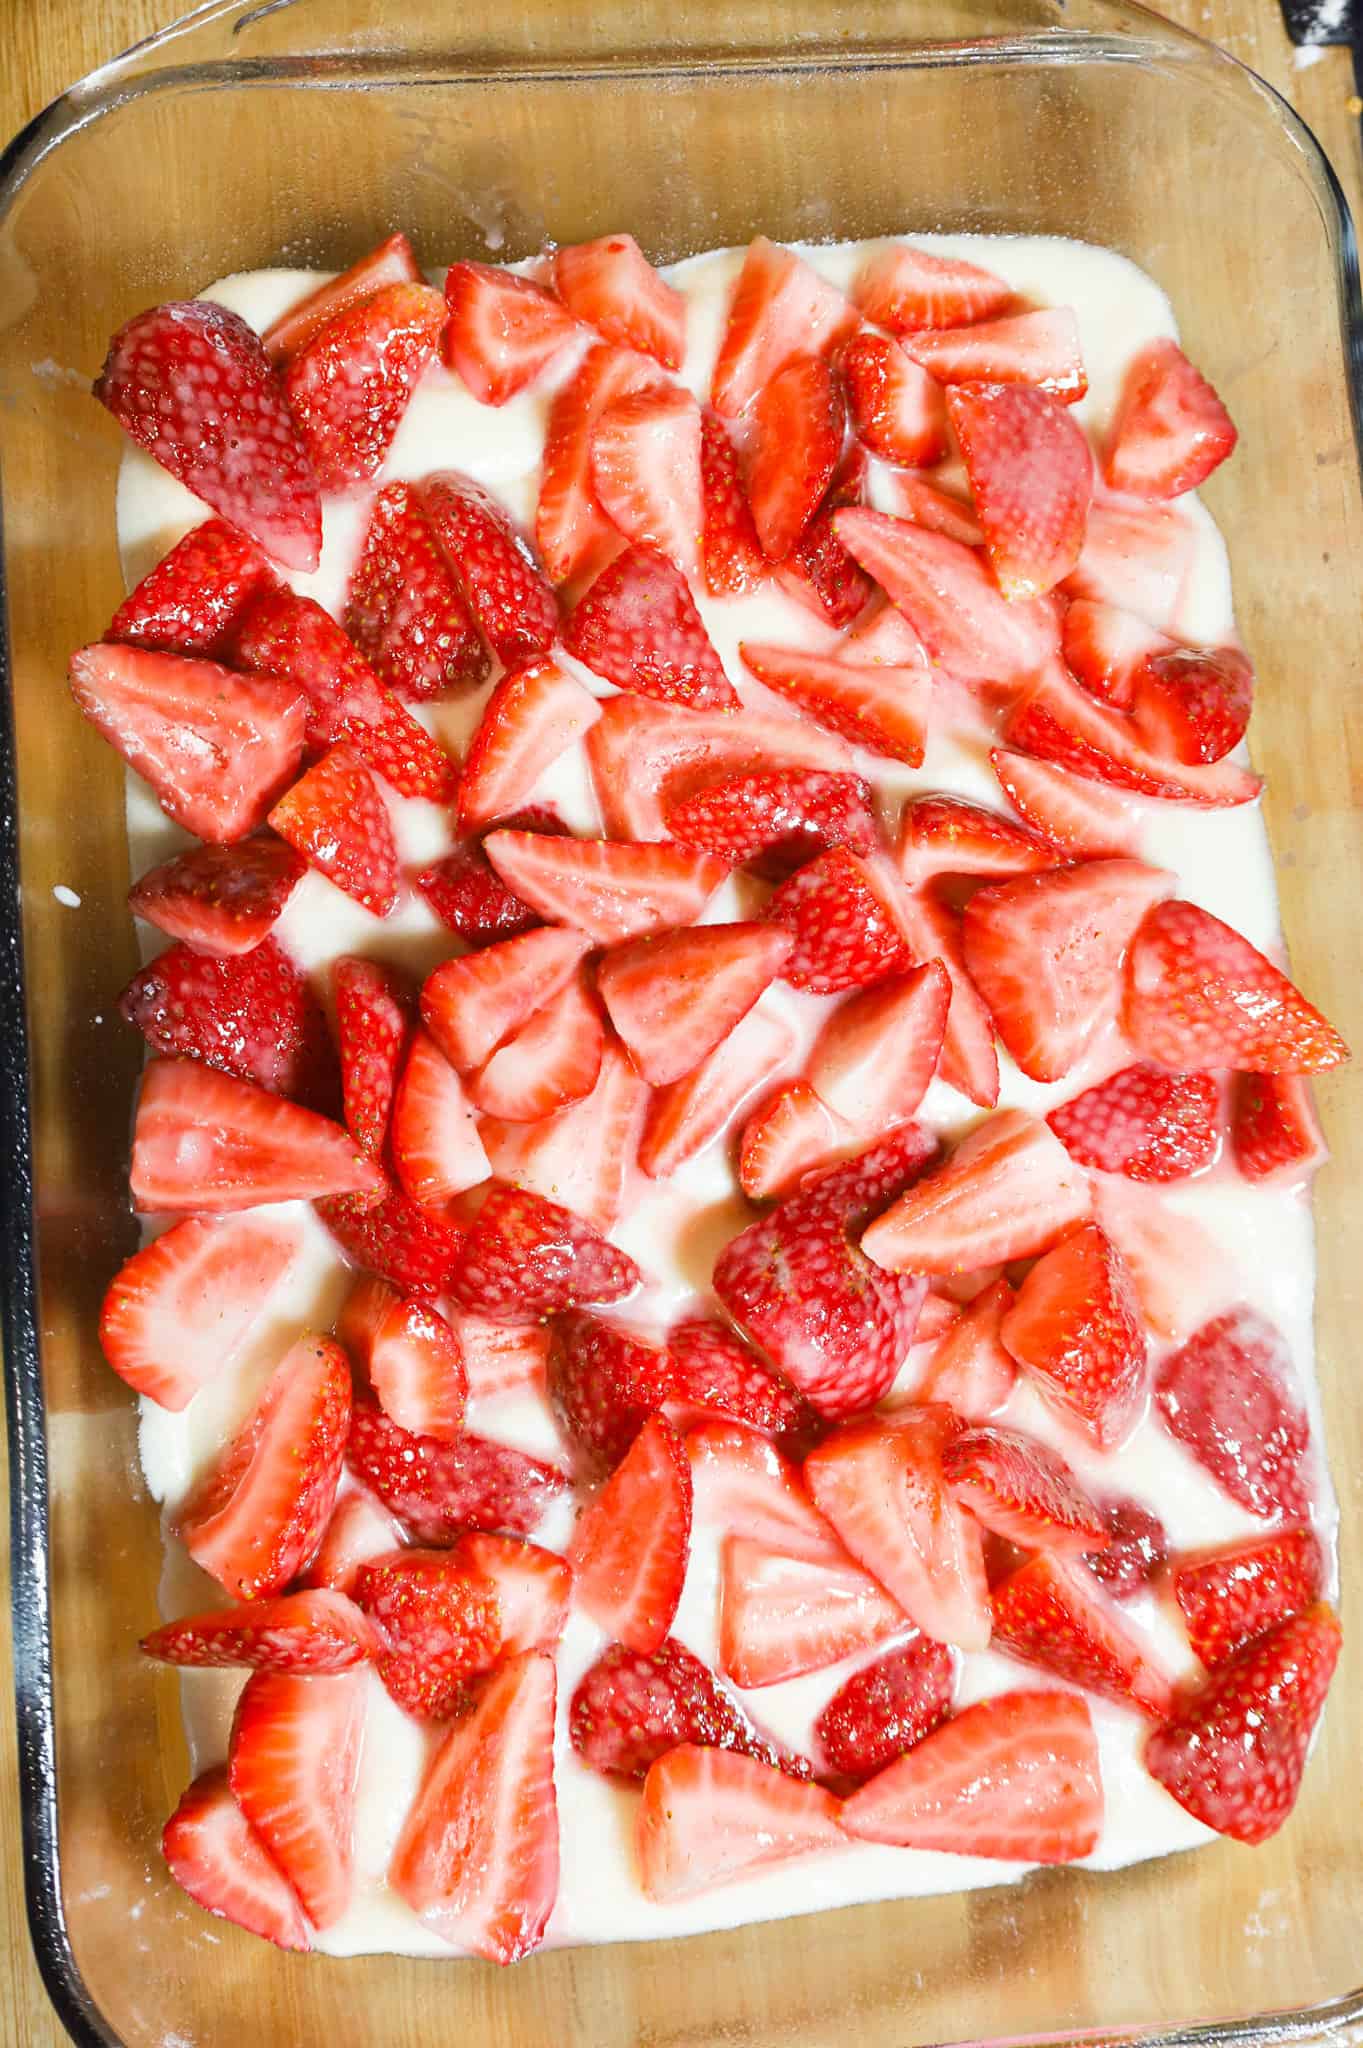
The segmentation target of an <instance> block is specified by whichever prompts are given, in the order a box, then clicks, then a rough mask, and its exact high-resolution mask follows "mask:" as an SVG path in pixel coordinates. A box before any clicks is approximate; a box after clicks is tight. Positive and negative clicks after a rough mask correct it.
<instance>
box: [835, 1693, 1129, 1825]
mask: <svg viewBox="0 0 1363 2048" xmlns="http://www.w3.org/2000/svg"><path fill="white" fill-rule="evenodd" d="M841 1820H842V1825H843V1827H844V1828H845V1829H846V1831H847V1833H848V1834H850V1835H853V1836H857V1837H860V1838H861V1839H863V1840H865V1841H871V1842H893V1843H896V1844H897V1845H898V1846H899V1847H901V1848H906V1849H936V1850H939V1851H945V1852H947V1853H948V1854H954V1855H960V1856H991V1857H998V1858H1000V1859H1002V1860H1003V1861H1006V1862H1009V1863H1072V1862H1074V1861H1075V1859H1076V1858H1077V1857H1080V1856H1087V1855H1089V1854H1090V1853H1091V1852H1092V1851H1093V1850H1094V1849H1096V1848H1097V1846H1098V1838H1099V1836H1100V1834H1101V1833H1102V1827H1103V1780H1102V1775H1101V1772H1100V1769H1099V1760H1098V1744H1097V1740H1096V1738H1095V1736H1094V1733H1093V1722H1092V1720H1091V1718H1090V1716H1089V1710H1088V1705H1087V1702H1086V1701H1084V1700H1081V1699H1076V1698H1075V1696H1074V1694H1073V1693H1068V1692H1058V1691H1054V1690H1048V1691H1046V1692H1004V1693H997V1694H995V1696H994V1697H993V1698H992V1699H987V1700H977V1701H976V1702H975V1703H974V1705H972V1706H969V1707H966V1708H964V1709H963V1710H962V1711H961V1712H960V1713H959V1714H956V1715H955V1716H953V1718H952V1719H951V1720H949V1721H947V1722H946V1723H945V1725H944V1726H942V1727H940V1728H938V1729H936V1730H934V1732H933V1733H932V1734H931V1735H927V1736H925V1737H924V1738H923V1740H922V1741H921V1742H917V1743H915V1744H914V1746H913V1748H912V1749H910V1750H908V1751H906V1752H905V1754H904V1755H903V1756H902V1757H900V1758H899V1759H898V1761H897V1762H895V1763H892V1764H890V1765H888V1766H887V1768H886V1769H885V1770H883V1771H880V1772H878V1773H877V1775H876V1776H875V1777H874V1778H872V1779H871V1780H870V1782H869V1783H868V1784H866V1785H863V1786H862V1788H861V1789H860V1791H858V1792H854V1793H853V1794H852V1796H851V1798H850V1799H848V1800H846V1801H844V1803H843V1808H842V1814H841Z"/></svg>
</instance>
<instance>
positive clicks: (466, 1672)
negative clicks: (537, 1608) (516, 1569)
mask: <svg viewBox="0 0 1363 2048" xmlns="http://www.w3.org/2000/svg"><path fill="white" fill-rule="evenodd" d="M355 1602H356V1605H357V1606H358V1607H359V1608H360V1609H361V1611H362V1612H363V1613H364V1614H366V1615H367V1616H368V1617H369V1620H370V1623H371V1624H372V1626H373V1630H374V1634H375V1636H376V1637H377V1640H378V1649H377V1651H376V1654H375V1659H374V1661H375V1663H376V1665H377V1666H378V1673H379V1677H380V1678H381V1679H382V1680H383V1683H384V1685H385V1687H386V1688H387V1690H388V1692H389V1694H390V1695H391V1696H392V1698H393V1699H395V1700H396V1701H397V1703H398V1705H399V1706H400V1707H401V1708H402V1709H403V1711H404V1712H405V1713H408V1714H414V1715H415V1716H416V1718H417V1719H418V1720H422V1721H448V1720H449V1719H450V1717H451V1716H452V1715H454V1714H457V1713H458V1712H459V1711H460V1710H461V1709H462V1708H463V1707H465V1706H466V1705H467V1703H468V1698H469V1680H470V1679H471V1678H472V1677H474V1676H475V1675H476V1673H478V1672H480V1671H486V1670H487V1668H488V1666H489V1665H490V1664H492V1663H494V1662H495V1661H496V1659H497V1657H498V1656H499V1655H500V1654H501V1649H502V1625H501V1610H500V1608H499V1606H498V1603H497V1596H496V1594H495V1593H494V1592H493V1590H492V1588H491V1586H490V1585H489V1584H488V1583H487V1581H486V1580H484V1579H479V1578H475V1577H474V1576H473V1575H472V1574H470V1573H469V1572H467V1571H466V1570H465V1569H464V1568H463V1566H462V1564H461V1563H460V1561H459V1560H458V1559H457V1558H456V1557H453V1556H451V1555H450V1553H449V1552H448V1551H445V1550H397V1551H393V1552H391V1553H390V1554H389V1555H388V1556H387V1557H377V1558H374V1559H373V1560H372V1561H371V1562H370V1563H368V1564H364V1565H361V1567H360V1569H359V1572H358V1573H357V1575H356V1579H355Z"/></svg>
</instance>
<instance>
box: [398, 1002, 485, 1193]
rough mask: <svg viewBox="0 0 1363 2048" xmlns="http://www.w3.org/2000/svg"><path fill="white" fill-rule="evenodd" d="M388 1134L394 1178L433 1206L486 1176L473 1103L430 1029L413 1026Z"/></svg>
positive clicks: (405, 1188) (461, 1191) (407, 1191)
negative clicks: (394, 1172)
mask: <svg viewBox="0 0 1363 2048" xmlns="http://www.w3.org/2000/svg"><path fill="white" fill-rule="evenodd" d="M390 1138H391V1143H392V1150H393V1165H394V1166H395V1168H396V1169H397V1176H398V1179H399V1181H400V1182H401V1183H402V1187H403V1189H404V1191H405V1192H406V1193H407V1194H409V1195H410V1196H411V1198H412V1200H413V1201H414V1202H420V1203H423V1204H425V1205H427V1206H429V1207H432V1208H436V1209H438V1208H439V1207H440V1206H441V1204H442V1203H445V1202H448V1201H449V1200H451V1198H452V1197H453V1196H455V1195H461V1194H463V1193H464V1191H465V1189H467V1188H473V1187H477V1186H478V1184H479V1183H480V1182H481V1181H485V1180H486V1179H487V1177H488V1174H489V1171H490V1168H489V1166H488V1162H487V1154H486V1152H484V1150H483V1142H482V1139H481V1138H480V1137H479V1135H478V1118H477V1115H476V1113H475V1111H474V1107H473V1104H472V1102H471V1101H470V1100H469V1098H468V1096H467V1095H466V1094H465V1093H464V1090H463V1087H462V1085H461V1083H460V1080H459V1076H458V1075H457V1074H456V1073H455V1071H454V1068H453V1067H452V1066H451V1065H450V1063H449V1061H448V1060H447V1059H446V1058H445V1056H444V1054H443V1053H442V1052H441V1050H440V1048H439V1046H438V1045H437V1044H436V1042H435V1040H434V1039H433V1038H432V1037H431V1035H430V1033H429V1032H426V1031H418V1032H417V1033H416V1034H415V1036H414V1037H413V1039H412V1043H411V1046H410V1047H409V1049H408V1053H407V1061H406V1065H405V1066H404V1067H403V1070H402V1078H401V1079H400V1080H399V1082H398V1086H397V1093H396V1095H395V1096H394V1098H393V1121H392V1128H391V1132H390Z"/></svg>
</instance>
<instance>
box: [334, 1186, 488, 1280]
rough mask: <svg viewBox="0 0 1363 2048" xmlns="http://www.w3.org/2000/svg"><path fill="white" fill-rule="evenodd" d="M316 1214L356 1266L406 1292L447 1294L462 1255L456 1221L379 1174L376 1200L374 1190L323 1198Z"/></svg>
mask: <svg viewBox="0 0 1363 2048" xmlns="http://www.w3.org/2000/svg"><path fill="white" fill-rule="evenodd" d="M317 1213H318V1215H319V1216H320V1217H321V1219H322V1221H323V1222H324V1223H325V1224H326V1227H327V1229H328V1230H329V1231H330V1232H331V1234H332V1236H333V1237H334V1238H335V1239H336V1242H337V1243H338V1244H339V1245H340V1247H341V1249H342V1251H343V1252H344V1253H345V1255H346V1257H347V1258H348V1259H349V1260H350V1261H351V1263H352V1265H356V1266H360V1267H362V1268H363V1269H364V1270H366V1271H367V1272H371V1273H377V1274H378V1275H379V1276H380V1278H381V1279H384V1280H388V1281H390V1282H391V1283H392V1285H393V1286H394V1287H398V1288H401V1289H402V1290H403V1291H404V1292H406V1293H410V1294H443V1293H444V1292H445V1291H446V1289H447V1287H448V1285H449V1281H450V1276H451V1274H452V1273H453V1272H454V1270H455V1268H456V1267H457V1266H458V1264H459V1261H460V1260H461V1259H462V1257H463V1241H464V1236H463V1232H462V1231H461V1230H460V1229H459V1228H458V1227H457V1225H455V1224H453V1223H451V1222H450V1220H449V1218H448V1217H447V1216H440V1215H437V1214H435V1213H434V1212H433V1211H432V1210H430V1209H422V1208H420V1207H418V1205H417V1204H416V1203H415V1202H410V1201H408V1199H407V1197H406V1195H404V1194H403V1192H402V1190H401V1189H400V1188H396V1187H389V1186H388V1185H387V1183H386V1182H383V1181H382V1179H381V1178H380V1191H379V1199H378V1200H377V1201H376V1200H375V1198H374V1195H373V1194H372V1193H366V1194H364V1195H341V1196H338V1197H337V1198H336V1199H334V1200H329V1201H322V1202H319V1203H318V1204H317Z"/></svg>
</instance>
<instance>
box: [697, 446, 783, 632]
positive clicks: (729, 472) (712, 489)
mask: <svg viewBox="0 0 1363 2048" xmlns="http://www.w3.org/2000/svg"><path fill="white" fill-rule="evenodd" d="M700 487H701V561H702V564H703V566H704V570H705V587H706V589H707V590H708V591H709V593H710V595H711V597H741V596H742V595H743V594H744V592H745V591H748V590H752V589H754V588H755V587H756V586H757V585H758V584H759V583H762V582H765V580H766V577H767V574H768V568H767V558H766V556H765V555H764V554H763V552H762V544H761V542H760V541H759V540H758V538H757V528H756V527H755V526H754V525H753V517H752V508H751V506H750V505H749V503H748V494H747V491H746V490H745V489H744V486H743V478H742V475H741V473H740V470H739V466H738V454H737V451H736V450H735V448H734V444H733V442H732V441H731V440H730V439H729V429H728V428H727V427H726V426H725V424H724V422H723V420H721V419H720V417H719V415H718V414H717V413H713V412H710V411H709V410H708V409H706V410H705V411H703V412H702V413H701V422H700Z"/></svg>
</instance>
